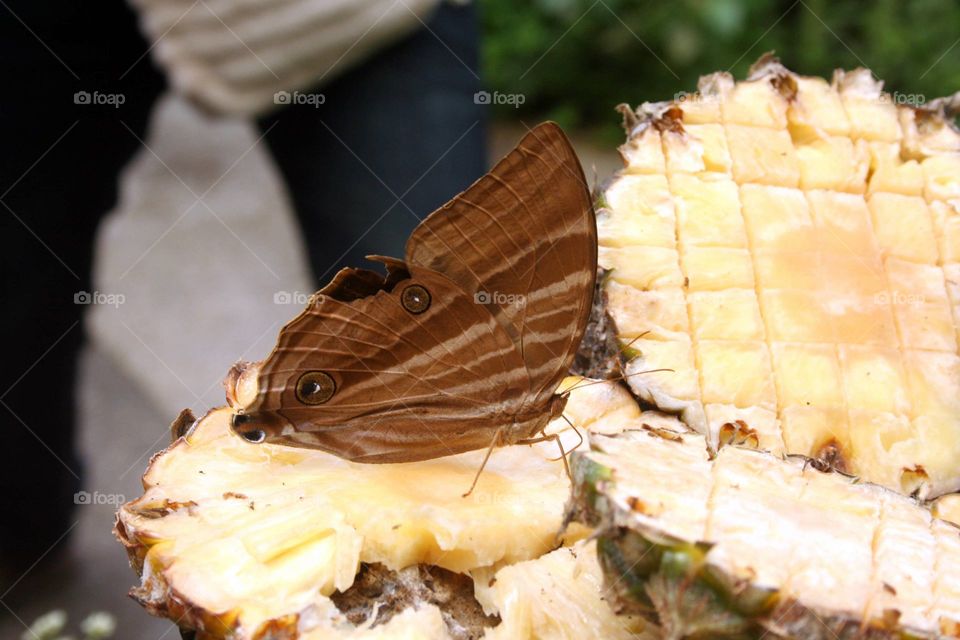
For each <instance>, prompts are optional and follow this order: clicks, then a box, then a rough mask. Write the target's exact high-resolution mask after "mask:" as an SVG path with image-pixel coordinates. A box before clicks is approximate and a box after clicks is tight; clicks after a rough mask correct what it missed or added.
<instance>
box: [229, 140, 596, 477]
mask: <svg viewBox="0 0 960 640" xmlns="http://www.w3.org/2000/svg"><path fill="white" fill-rule="evenodd" d="M370 259H372V260H375V261H378V262H381V263H382V264H384V265H385V266H386V269H387V275H386V276H383V275H381V274H379V273H377V272H374V271H369V270H366V269H343V270H342V271H340V272H339V273H338V274H337V275H336V277H334V279H333V281H332V282H330V284H328V285H327V286H326V287H324V288H323V289H321V290H320V291H319V292H318V293H317V294H316V295H315V296H314V299H313V301H312V302H311V304H309V305H308V306H307V308H306V309H305V310H304V311H303V312H302V313H301V314H300V315H299V316H297V317H296V318H295V319H293V320H292V321H291V322H290V323H289V324H287V325H286V326H285V327H284V328H283V329H282V330H281V331H280V336H279V339H278V341H277V345H276V347H275V348H274V350H273V351H272V352H271V353H270V355H269V356H268V357H267V358H266V360H264V361H263V362H262V363H261V364H260V367H259V373H258V374H257V392H256V397H255V399H254V400H253V402H251V403H250V404H248V405H247V406H243V407H239V408H238V409H239V410H238V411H237V413H235V415H234V416H233V420H232V426H233V429H234V430H235V431H236V432H237V433H239V434H240V435H242V436H244V437H245V438H247V439H248V440H250V441H251V442H270V443H277V444H285V445H292V446H296V447H310V448H316V449H322V450H324V451H327V452H330V453H333V454H336V455H338V456H340V457H342V458H346V459H349V460H353V461H357V462H369V463H385V462H411V461H415V460H424V459H428V458H435V457H440V456H446V455H451V454H455V453H461V452H464V451H471V450H474V449H482V448H485V447H487V448H488V451H487V455H488V456H489V453H490V451H491V450H492V449H493V448H494V447H497V446H504V445H510V444H530V443H533V442H539V441H542V440H547V439H554V440H555V439H556V436H546V435H544V434H543V429H544V427H545V426H546V425H547V423H548V422H549V421H550V420H552V419H553V418H556V417H558V416H560V415H561V413H562V411H563V408H564V405H565V404H566V396H565V395H554V392H555V391H556V389H557V386H558V385H559V384H560V381H561V380H562V379H563V378H564V376H566V375H567V372H568V370H569V368H570V365H571V362H572V360H573V358H574V355H575V353H576V351H577V348H578V346H579V344H580V340H581V338H582V336H583V332H584V329H585V327H586V324H587V320H588V317H589V314H590V308H591V302H592V297H593V290H594V281H595V278H596V272H597V230H596V222H595V219H594V212H593V207H592V204H591V199H590V193H589V190H588V188H587V183H586V180H585V179H584V175H583V170H582V168H581V167H580V163H579V162H578V160H577V157H576V155H575V153H574V151H573V148H572V147H571V146H570V142H569V141H568V140H567V137H566V136H565V135H564V134H563V132H562V131H561V129H560V128H559V127H558V126H557V125H556V124H553V123H544V124H541V125H540V126H538V127H537V128H536V129H534V130H532V131H531V132H530V133H529V134H528V135H526V136H525V137H524V138H523V140H521V141H520V144H519V145H518V146H517V148H516V149H514V150H513V151H511V152H510V153H509V154H508V155H507V156H506V157H505V158H503V160H501V161H500V162H499V163H497V165H496V166H495V167H494V168H493V170H492V171H491V172H490V173H488V174H487V175H485V176H483V177H482V178H480V179H479V180H478V181H476V182H475V183H474V184H473V185H471V186H470V187H469V188H468V189H467V190H466V191H464V192H463V193H461V194H460V195H458V196H457V197H455V198H454V199H453V200H451V201H450V202H448V203H447V204H445V205H443V206H442V207H441V208H440V209H438V210H436V211H434V212H433V213H432V214H431V215H430V216H429V217H427V218H426V219H425V220H423V222H421V223H420V225H419V226H417V228H416V229H415V230H414V231H413V233H412V234H411V236H410V238H409V240H408V241H407V246H406V260H397V259H393V258H384V257H380V256H371V258H370ZM235 378H236V372H234V381H233V383H231V382H230V381H229V379H228V382H227V385H228V389H230V388H231V384H235V381H236V380H235ZM538 434H539V436H540V437H537V436H538Z"/></svg>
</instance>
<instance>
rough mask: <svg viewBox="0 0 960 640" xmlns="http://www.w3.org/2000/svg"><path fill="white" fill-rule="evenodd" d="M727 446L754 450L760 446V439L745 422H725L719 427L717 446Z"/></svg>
mask: <svg viewBox="0 0 960 640" xmlns="http://www.w3.org/2000/svg"><path fill="white" fill-rule="evenodd" d="M728 444H733V445H740V446H744V447H751V448H753V449H756V448H757V447H759V446H760V437H759V436H758V435H757V432H756V431H754V430H753V429H751V428H750V427H749V425H747V423H746V422H744V421H743V420H735V421H733V422H726V423H724V424H723V425H722V426H721V427H720V433H719V446H721V447H723V446H726V445H728Z"/></svg>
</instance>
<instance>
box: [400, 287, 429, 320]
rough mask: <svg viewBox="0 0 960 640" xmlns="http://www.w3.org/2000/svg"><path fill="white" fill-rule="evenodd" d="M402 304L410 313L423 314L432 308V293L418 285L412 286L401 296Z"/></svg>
mask: <svg viewBox="0 0 960 640" xmlns="http://www.w3.org/2000/svg"><path fill="white" fill-rule="evenodd" d="M400 303H401V304H402V305H403V308H404V309H406V310H407V311H409V312H410V313H413V314H418V313H423V312H424V311H426V310H427V309H429V308H430V292H429V291H427V290H426V288H425V287H421V286H420V285H418V284H411V285H410V286H409V287H407V288H406V289H404V290H403V293H401V294H400Z"/></svg>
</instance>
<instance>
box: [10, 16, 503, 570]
mask: <svg viewBox="0 0 960 640" xmlns="http://www.w3.org/2000/svg"><path fill="white" fill-rule="evenodd" d="M134 4H136V5H137V7H138V9H139V11H141V13H140V14H139V15H138V14H137V13H136V12H135V11H134V10H133V9H131V8H130V7H128V6H127V5H126V4H125V3H123V2H122V0H103V1H100V2H75V1H68V0H55V1H54V2H45V3H37V2H29V1H27V0H6V2H4V3H3V9H0V13H3V12H5V13H6V14H7V15H6V16H5V19H4V20H3V21H2V27H0V28H2V39H0V48H2V51H3V65H2V70H0V74H2V78H3V84H4V95H3V98H2V99H0V140H2V144H3V151H2V161H0V204H2V205H3V207H2V213H0V215H2V219H3V232H2V236H0V237H2V241H3V248H2V255H3V268H4V290H5V295H4V300H5V309H4V311H3V321H2V322H3V341H4V354H3V361H4V363H5V366H4V367H3V380H2V386H0V394H2V396H0V404H2V405H3V406H2V407H0V411H2V412H3V415H4V424H5V429H4V437H3V444H4V448H5V450H6V452H7V456H6V460H5V461H4V464H3V465H0V478H2V481H0V487H2V492H0V511H2V513H3V514H4V515H3V518H2V520H0V567H3V568H5V569H6V570H7V571H9V572H11V580H12V579H16V578H18V576H20V575H22V573H23V572H24V571H28V570H29V569H30V568H32V567H33V565H34V563H36V562H38V561H39V559H40V558H42V557H44V556H45V555H46V554H47V553H50V551H51V549H58V550H59V549H62V548H63V547H64V544H63V539H64V536H65V534H66V532H67V531H68V530H69V529H70V524H71V522H72V521H73V519H74V518H73V515H72V513H71V512H72V509H73V506H74V493H75V492H76V491H78V489H79V487H80V478H81V476H82V461H80V460H78V458H77V455H76V452H75V449H74V435H75V434H74V425H75V408H76V402H75V387H76V369H77V357H78V353H79V349H80V347H81V343H82V340H83V338H82V335H83V333H82V331H81V327H80V325H78V323H79V322H80V321H81V316H82V311H83V309H84V308H85V307H84V305H82V304H75V301H74V296H75V295H76V294H77V293H78V292H81V291H91V290H93V287H92V286H91V265H92V260H93V255H92V252H93V242H94V236H95V234H96V231H97V225H98V223H99V221H100V220H101V218H102V217H103V215H104V214H105V213H106V212H107V211H109V210H110V209H111V207H112V206H113V205H114V203H115V200H116V195H117V176H118V172H119V171H120V170H121V169H122V168H123V166H124V165H125V164H126V163H127V161H128V160H129V159H130V158H131V156H132V155H133V154H134V153H135V152H136V151H138V150H139V149H140V146H141V142H140V140H143V139H145V138H146V135H145V131H146V127H147V122H148V119H149V118H148V116H149V112H150V108H151V106H152V105H153V104H154V102H155V100H156V99H157V97H158V96H159V95H160V93H161V92H163V91H164V90H165V88H166V87H167V86H171V85H172V87H173V88H174V89H175V90H177V91H179V92H181V93H182V94H183V95H185V96H187V97H188V98H189V99H191V100H192V101H193V102H195V103H198V104H200V105H201V106H202V107H203V108H205V109H206V110H207V111H210V112H213V113H215V114H216V113H221V114H229V115H241V116H248V117H256V118H257V122H258V125H259V126H260V128H261V130H262V131H263V132H266V137H265V140H264V142H265V144H266V145H267V146H268V148H269V149H270V151H271V152H272V155H273V157H274V159H275V161H276V163H277V165H278V167H279V169H280V172H281V174H282V176H283V177H284V179H285V180H286V184H287V187H288V189H289V193H290V195H291V198H292V202H293V204H294V206H295V210H296V213H297V216H298V218H299V220H300V224H301V226H302V229H303V233H304V235H305V239H306V246H307V248H308V255H309V259H310V263H311V267H312V269H313V272H314V274H315V276H316V277H317V278H318V279H322V280H323V281H326V280H328V279H329V278H330V277H331V275H332V273H333V272H334V270H335V269H337V268H338V267H339V266H342V265H346V264H353V265H358V266H360V265H362V264H363V263H362V257H363V256H364V255H365V254H368V253H379V254H387V255H395V256H402V255H403V245H404V242H405V240H406V237H407V235H408V234H409V232H410V231H411V230H412V229H413V227H414V226H415V225H416V223H417V221H418V220H417V217H415V215H414V214H416V216H419V217H423V216H424V215H426V214H428V213H429V212H430V211H432V210H433V209H434V208H436V207H437V206H439V205H440V204H442V203H443V202H444V201H446V200H447V199H448V198H449V197H451V196H452V195H453V194H455V193H457V192H458V191H460V190H462V189H463V188H465V187H466V186H467V185H469V184H470V182H472V181H473V180H474V179H475V178H477V177H479V176H480V175H481V174H482V173H483V171H484V170H485V157H484V152H483V148H484V140H485V131H484V129H485V127H484V122H483V120H484V113H483V109H484V107H483V105H482V104H477V103H478V102H481V101H475V100H474V93H475V92H477V91H478V89H479V80H478V77H477V73H476V69H477V66H478V61H477V57H478V51H477V46H478V24H477V16H476V11H475V8H474V7H472V6H470V5H454V4H448V3H436V2H435V0H421V1H420V2H419V3H418V4H417V6H416V7H414V6H413V4H414V0H410V2H409V3H408V4H410V5H411V6H410V7H409V8H408V7H407V5H406V4H404V3H403V2H392V3H388V2H383V1H381V0H322V1H320V2H317V1H310V0H302V1H301V0H295V1H294V2H284V3H276V5H275V3H272V2H259V3H244V2H241V1H240V0H198V1H197V2H193V3H192V4H191V3H184V5H183V7H184V8H186V9H187V12H184V13H181V11H180V10H179V9H177V7H178V5H177V2H175V1H171V0H136V1H135V2H134ZM275 7H276V9H275V10H274V8H275ZM191 11H195V12H199V13H196V14H195V15H188V13H189V12H191ZM297 11H300V12H301V13H302V15H301V14H297V13H296V12H297ZM251 13H253V14H255V15H252V16H251V15H250V14H251ZM138 18H139V19H140V20H141V21H142V24H141V25H138ZM218 25H219V26H218ZM228 25H229V26H228ZM138 26H143V27H144V29H145V30H146V32H147V33H148V34H150V36H151V38H150V40H151V41H152V42H148V40H147V39H145V38H144V37H143V36H142V35H141V32H140V29H139V28H138ZM254 51H256V52H257V53H254ZM154 58H156V59H158V60H160V61H162V63H163V71H161V70H160V69H158V68H157V67H156V66H155V64H154V62H153V59H154ZM318 82H319V83H321V84H320V85H318V84H317V83H318ZM318 90H322V98H319V97H314V98H312V99H311V98H309V96H311V95H313V96H319V95H321V94H318V93H316V91H318ZM283 92H286V95H287V96H288V98H286V99H285V98H284V95H285V94H284V93H283ZM292 92H300V93H299V94H298V95H302V96H306V97H303V98H297V99H294V97H293V96H294V94H293V93H292ZM111 96H112V97H111ZM320 100H322V103H319V102H320ZM398 198H400V202H398V201H397V199H398ZM104 454H105V455H108V454H109V452H104ZM55 555H56V554H55V553H53V554H51V557H54V556H55ZM6 582H9V580H7V581H6ZM6 586H7V585H4V587H2V588H4V589H5V588H6Z"/></svg>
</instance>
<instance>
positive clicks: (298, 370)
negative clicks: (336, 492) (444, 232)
mask: <svg viewBox="0 0 960 640" xmlns="http://www.w3.org/2000/svg"><path fill="white" fill-rule="evenodd" d="M345 271H346V270H345ZM411 272H412V273H411V278H410V279H407V280H402V281H400V282H399V283H397V284H396V285H395V286H394V288H393V290H392V291H387V290H379V291H377V292H376V293H374V294H372V295H368V296H366V297H361V298H357V299H352V300H349V301H343V300H338V299H336V298H334V297H332V296H330V295H321V296H318V298H317V300H316V301H315V302H314V303H313V304H312V305H311V306H309V307H308V308H307V309H306V310H305V311H304V312H303V313H302V314H300V316H298V317H297V318H295V319H294V320H293V321H291V322H290V323H289V324H287V326H285V327H284V329H283V330H282V331H281V333H280V339H279V341H278V343H277V346H276V347H275V349H274V351H273V353H271V355H270V356H269V357H268V358H267V360H266V361H265V362H264V365H263V368H262V369H261V372H260V375H259V387H260V388H259V397H260V401H259V403H258V405H259V407H251V409H252V410H254V411H258V410H259V411H260V413H261V417H263V418H265V417H266V416H263V412H264V410H266V411H269V410H270V408H275V409H274V411H275V412H276V416H275V417H276V418H279V419H278V420H276V421H275V422H276V424H278V425H282V426H280V427H278V429H277V430H276V431H275V432H273V433H271V434H270V437H269V438H268V439H269V440H270V441H273V442H285V443H288V444H294V445H299V446H311V447H316V448H320V449H325V450H328V451H331V452H332V453H336V454H337V455H340V456H341V457H345V458H349V459H364V458H366V459H372V458H376V459H377V461H381V462H385V461H393V459H394V458H396V459H398V460H399V459H402V460H411V459H421V458H430V457H436V456H441V455H449V454H451V453H457V452H459V451H465V450H469V449H475V448H480V447H483V446H486V445H487V444H488V443H489V441H490V438H491V433H492V431H491V432H487V431H486V430H484V429H483V428H482V426H483V425H484V424H489V425H492V427H491V428H492V429H495V428H496V424H497V423H498V422H499V421H502V420H503V419H504V417H503V416H509V415H510V413H511V411H515V410H516V407H518V406H519V405H520V403H521V401H522V399H523V398H524V397H525V396H526V394H527V393H528V392H529V379H528V377H527V374H526V369H525V366H524V363H523V361H522V360H521V359H520V358H519V355H518V354H517V352H516V349H515V347H514V345H513V342H512V341H511V340H510V338H509V337H508V336H507V334H506V333H505V332H504V331H503V329H502V327H500V325H499V324H498V323H497V322H496V321H495V320H494V318H493V317H492V316H491V315H490V313H489V312H488V311H487V310H486V308H485V307H484V306H483V305H479V304H476V303H475V301H474V299H473V297H472V296H467V295H466V294H465V293H464V292H463V291H462V290H461V289H460V288H459V287H458V286H457V285H456V284H455V283H454V282H452V281H451V280H449V279H448V278H446V277H445V276H443V275H442V274H438V273H435V272H431V271H429V270H427V269H420V268H413V269H411ZM341 273H344V272H341ZM411 286H420V287H423V288H424V289H425V290H426V291H427V292H428V294H429V297H430V302H429V307H428V308H427V309H426V310H424V311H422V312H419V313H411V312H410V311H409V310H408V309H407V308H405V307H404V305H403V301H402V298H403V292H404V290H405V289H407V288H408V287H411ZM344 288H345V289H348V290H349V289H351V287H349V282H345V283H344V286H342V287H341V289H344ZM353 288H356V287H353ZM310 371H321V372H324V373H326V374H327V375H329V376H330V377H331V378H332V379H333V381H334V383H335V385H336V391H335V392H334V393H333V396H332V397H331V398H330V399H329V400H328V401H326V402H324V403H322V404H318V405H309V404H305V403H303V402H302V401H301V400H300V399H299V398H298V397H297V383H298V380H299V378H300V376H302V375H303V374H304V373H306V372H310ZM267 422H269V420H267ZM468 425H470V426H471V427H473V431H472V432H471V429H468ZM478 442H479V444H477V443H478Z"/></svg>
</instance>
